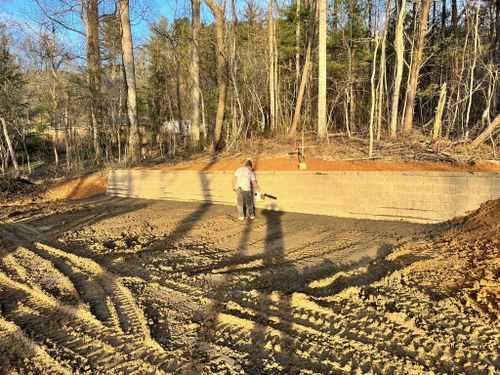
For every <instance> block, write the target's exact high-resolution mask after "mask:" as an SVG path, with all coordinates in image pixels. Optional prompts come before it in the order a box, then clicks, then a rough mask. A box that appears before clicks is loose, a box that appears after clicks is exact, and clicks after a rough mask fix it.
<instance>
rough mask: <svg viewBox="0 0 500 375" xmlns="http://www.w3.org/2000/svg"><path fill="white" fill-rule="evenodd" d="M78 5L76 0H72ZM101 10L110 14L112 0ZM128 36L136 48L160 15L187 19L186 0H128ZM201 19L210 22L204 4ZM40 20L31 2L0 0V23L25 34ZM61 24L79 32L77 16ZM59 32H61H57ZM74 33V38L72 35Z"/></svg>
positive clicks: (54, 1) (55, 5)
mask: <svg viewBox="0 0 500 375" xmlns="http://www.w3.org/2000/svg"><path fill="white" fill-rule="evenodd" d="M39 1H40V3H42V4H44V5H45V6H47V7H48V8H51V9H53V10H57V9H62V6H61V5H60V2H59V1H58V0H39ZM73 1H75V2H76V3H79V0H73ZM102 3H103V9H104V10H105V11H113V9H114V4H115V0H103V1H102ZM130 7H131V21H132V33H133V35H134V43H135V45H136V46H138V45H141V44H143V43H145V41H146V40H147V37H148V36H149V25H150V23H151V22H153V21H155V20H157V19H158V18H160V17H161V16H166V17H167V18H169V19H174V18H179V17H182V16H189V14H190V11H191V9H190V6H189V0H178V1H176V0H149V1H148V0H130ZM202 18H203V21H205V22H211V21H212V17H211V14H210V12H209V11H208V9H207V8H206V6H205V5H202ZM40 19H43V13H42V12H41V10H40V8H39V7H38V5H37V4H36V2H35V1H34V0H0V22H3V23H8V24H9V23H18V24H20V25H22V26H21V28H24V29H25V31H28V30H29V28H33V29H34V30H36V29H38V28H39V26H38V24H37V20H40ZM65 23H67V24H69V25H71V26H72V27H74V28H76V29H79V30H83V25H82V24H81V21H80V19H79V16H78V15H77V14H74V15H72V16H68V17H67V19H66V20H65ZM61 31H62V30H61ZM63 34H64V38H69V40H72V41H74V42H77V40H78V39H79V38H80V37H79V36H78V34H75V33H72V32H64V33H63ZM72 34H74V35H72Z"/></svg>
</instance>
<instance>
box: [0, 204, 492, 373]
mask: <svg viewBox="0 0 500 375" xmlns="http://www.w3.org/2000/svg"><path fill="white" fill-rule="evenodd" d="M234 211H235V210H234V208H232V207H225V206H217V205H210V204H192V203H180V202H168V201H148V200H139V199H134V200H132V199H122V198H111V197H106V196H102V195H101V196H97V197H94V198H91V199H85V200H79V201H58V202H50V201H46V202H35V203H32V204H23V205H17V206H16V205H10V206H6V207H4V209H3V210H2V212H0V223H1V224H0V373H2V374H3V373H6V374H10V373H13V374H16V373H26V374H37V373H38V374H49V373H50V374H58V373H62V374H65V373H89V374H90V373H92V374H94V373H95V374H113V373H130V374H150V373H151V374H153V373H178V374H245V373H246V374H334V373H345V374H350V373H377V374H387V373H395V374H401V373H415V374H422V373H471V374H472V373H474V374H475V373H477V374H494V373H498V372H499V371H500V355H499V351H498V347H499V344H500V327H499V319H498V318H499V300H500V287H499V285H500V283H499V275H500V256H499V255H500V249H499V248H500V246H499V238H498V233H499V232H500V227H499V225H500V224H499V220H498V217H500V201H496V202H489V203H488V204H485V205H484V206H483V207H482V208H481V209H480V210H479V211H478V212H476V213H474V214H472V215H470V216H469V217H467V218H463V219H457V220H455V221H453V222H449V223H446V224H441V225H434V226H424V225H417V224H410V223H402V222H379V221H368V220H349V219H339V218H332V217H322V216H309V215H299V214H290V213H286V214H284V213H281V212H274V211H260V212H258V213H257V218H256V219H255V220H254V221H248V222H245V223H241V222H239V221H238V220H237V219H236V215H235V212H234Z"/></svg>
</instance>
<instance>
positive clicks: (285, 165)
mask: <svg viewBox="0 0 500 375" xmlns="http://www.w3.org/2000/svg"><path fill="white" fill-rule="evenodd" d="M250 159H252V160H253V162H254V169H255V171H298V170H299V167H298V164H299V160H298V158H297V157H288V158H283V157H282V158H280V157H275V158H269V159H260V158H258V157H253V158H250ZM244 161H245V159H241V160H232V161H206V162H204V163H180V164H177V165H157V166H149V167H138V168H137V169H153V170H173V171H178V170H196V171H202V170H206V171H228V170H229V171H230V170H235V169H236V168H238V167H241V166H242V165H243V163H244ZM304 163H305V164H306V167H307V170H310V171H445V172H500V165H498V164H494V163H490V162H478V163H476V164H474V165H468V164H463V165H452V164H447V163H432V162H389V161H378V160H352V161H335V160H320V159H305V160H304Z"/></svg>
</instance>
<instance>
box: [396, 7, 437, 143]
mask: <svg viewBox="0 0 500 375" xmlns="http://www.w3.org/2000/svg"><path fill="white" fill-rule="evenodd" d="M431 2H432V0H423V2H422V5H421V7H420V11H419V13H420V20H419V24H418V31H417V35H416V44H417V45H416V48H415V49H414V51H413V58H412V62H411V66H410V78H409V80H408V87H407V90H406V106H405V108H406V110H405V115H404V123H403V132H406V133H407V132H409V131H410V130H411V129H412V126H413V113H414V111H415V97H416V94H417V86H418V78H419V74H420V67H421V66H422V58H423V55H424V45H425V34H426V32H427V20H428V19H429V10H430V8H431Z"/></svg>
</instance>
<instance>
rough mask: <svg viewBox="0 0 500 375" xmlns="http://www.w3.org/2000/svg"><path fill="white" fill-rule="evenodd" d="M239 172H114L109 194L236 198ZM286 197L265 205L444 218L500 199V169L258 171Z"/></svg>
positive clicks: (268, 188) (263, 182)
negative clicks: (234, 177)
mask: <svg viewBox="0 0 500 375" xmlns="http://www.w3.org/2000/svg"><path fill="white" fill-rule="evenodd" d="M232 175H233V172H232V171H172V170H137V169H129V170H113V171H110V172H109V176H108V177H109V179H108V186H107V194H108V195H113V196H120V197H132V198H148V199H170V200H181V201H204V202H212V203H219V204H231V205H234V204H235V200H236V199H235V193H234V192H233V191H232V186H231V179H232ZM257 179H258V181H259V184H260V186H261V188H262V189H263V190H264V191H265V192H267V193H270V194H272V195H275V196H277V197H278V200H265V201H264V202H258V203H257V204H256V205H257V207H258V208H268V209H275V210H283V211H288V212H298V213H306V214H316V215H329V216H338V217H349V218H359V219H376V220H405V221H411V222H416V223H436V222H441V221H446V220H449V219H451V218H453V217H456V216H461V215H464V214H465V213H466V212H468V211H472V210H475V209H477V208H478V207H479V206H480V204H481V203H484V202H486V201H488V200H491V199H498V198H500V173H489V172H475V173H467V172H441V171H432V172H423V171H406V172H401V171H325V172H309V171H300V172H298V171H289V172H270V171H262V172H258V173H257Z"/></svg>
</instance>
